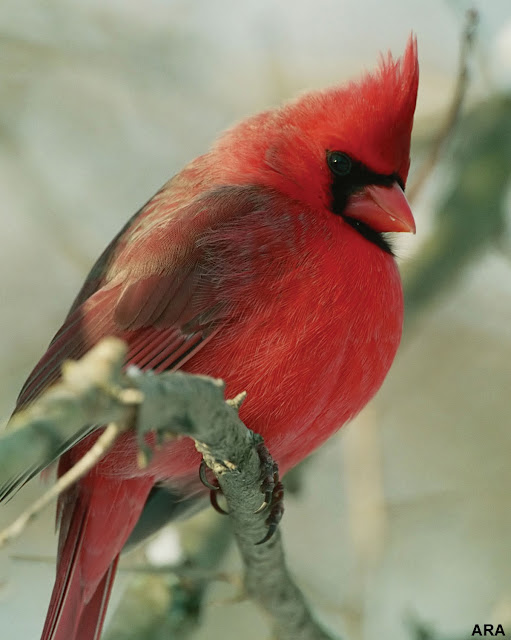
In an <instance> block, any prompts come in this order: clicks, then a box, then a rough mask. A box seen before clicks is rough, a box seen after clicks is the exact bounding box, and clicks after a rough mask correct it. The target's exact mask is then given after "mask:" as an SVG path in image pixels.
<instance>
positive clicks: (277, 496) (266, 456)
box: [199, 442, 284, 544]
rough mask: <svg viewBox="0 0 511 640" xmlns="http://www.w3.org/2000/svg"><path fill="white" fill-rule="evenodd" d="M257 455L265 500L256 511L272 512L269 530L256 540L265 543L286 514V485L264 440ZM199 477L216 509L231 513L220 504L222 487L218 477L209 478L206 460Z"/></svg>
mask: <svg viewBox="0 0 511 640" xmlns="http://www.w3.org/2000/svg"><path fill="white" fill-rule="evenodd" d="M257 455H258V456H259V460H260V461H261V493H264V500H263V503H262V504H261V506H260V507H259V508H258V509H257V510H256V511H255V512H254V513H262V512H263V511H265V510H266V509H268V508H270V513H269V514H268V517H267V518H266V525H267V527H268V531H267V532H266V535H265V536H264V538H262V540H259V542H256V544H264V543H265V542H268V540H269V539H270V538H271V537H272V536H273V534H274V533H275V531H276V530H277V528H278V526H279V522H280V521H281V520H282V516H283V514H284V485H283V484H282V482H280V479H279V468H278V466H277V464H276V462H274V460H273V458H272V457H271V455H270V452H269V451H268V449H267V448H266V446H265V444H264V443H263V442H260V443H259V444H258V446H257ZM199 479H200V481H201V482H202V484H203V485H204V486H205V487H206V488H207V489H209V499H210V501H211V506H212V507H213V508H214V509H215V511H217V512H218V513H221V514H222V515H229V513H228V512H227V511H226V510H225V509H223V508H222V507H221V506H220V505H219V504H218V495H219V493H220V492H221V489H220V486H219V484H218V480H217V479H216V478H214V480H209V479H208V477H207V466H206V463H205V461H204V460H202V461H201V463H200V467H199Z"/></svg>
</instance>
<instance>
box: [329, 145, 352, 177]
mask: <svg viewBox="0 0 511 640" xmlns="http://www.w3.org/2000/svg"><path fill="white" fill-rule="evenodd" d="M327 162H328V166H329V167H330V169H331V170H332V171H333V172H334V173H335V175H336V176H341V177H342V176H347V175H348V174H349V172H350V171H351V158H350V157H349V156H348V155H346V154H345V153H342V152H341V151H332V152H331V153H329V154H328V156H327Z"/></svg>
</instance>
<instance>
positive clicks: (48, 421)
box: [0, 338, 332, 640]
mask: <svg viewBox="0 0 511 640" xmlns="http://www.w3.org/2000/svg"><path fill="white" fill-rule="evenodd" d="M125 353H126V350H125V346H124V344H123V343H122V342H120V341H119V340H116V339H114V338H109V339H106V340H104V341H102V342H101V343H99V344H98V345H97V346H96V347H95V348H94V349H92V350H91V351H90V352H89V353H88V354H87V355H86V356H85V357H84V358H83V359H82V360H80V361H79V362H76V363H66V365H65V367H64V368H63V375H62V380H61V382H59V383H58V384H57V385H55V386H54V387H52V388H51V389H49V390H48V391H46V392H45V393H44V394H42V396H41V397H40V398H39V399H38V400H36V401H35V402H34V403H33V405H31V406H30V407H29V408H28V409H27V410H25V411H22V412H20V413H19V414H17V415H16V416H15V417H14V418H13V420H12V423H11V428H10V429H9V430H8V431H7V432H6V433H5V434H4V435H3V437H2V438H0V482H2V483H4V482H8V481H9V479H10V478H11V477H12V476H13V474H19V473H20V470H23V469H24V468H26V467H25V466H24V465H25V464H26V463H27V462H28V463H29V464H32V465H34V464H40V463H41V461H44V460H48V459H52V458H53V457H54V456H55V454H56V452H58V451H59V447H61V446H62V443H63V442H66V441H69V440H72V439H73V438H75V437H76V436H77V434H80V433H83V430H84V427H86V426H87V425H90V424H107V423H114V424H115V425H120V427H116V428H115V429H114V428H113V427H112V429H110V430H109V429H108V428H107V429H106V430H105V431H104V433H103V435H104V436H105V435H106V434H107V433H109V444H110V445H111V444H112V442H113V441H114V439H115V437H116V436H117V435H118V433H120V432H121V431H122V430H123V429H125V428H127V426H129V425H131V424H133V421H134V418H135V413H136V429H137V432H138V435H139V438H140V439H141V441H142V440H143V437H144V436H145V434H147V433H152V432H156V436H157V438H159V439H164V438H165V437H166V436H168V435H172V434H176V435H177V434H179V435H185V436H189V437H191V438H193V439H194V440H195V444H196V447H197V449H198V451H200V452H201V453H202V455H203V456H204V459H205V461H206V463H207V465H208V466H209V467H210V468H211V469H212V471H213V472H214V473H215V475H216V476H217V478H218V481H219V484H220V487H221V489H222V492H223V494H224V496H225V498H226V500H227V505H228V508H229V513H230V520H231V522H232V526H233V530H234V535H235V537H236V540H237V543H238V546H239V549H240V552H241V556H242V558H243V562H244V568H245V588H246V591H247V593H248V594H249V595H250V596H251V597H252V598H253V599H254V600H256V602H258V603H259V604H260V605H261V606H262V607H263V609H265V610H266V612H267V613H269V614H270V615H271V617H272V619H273V625H274V631H275V636H276V637H277V638H278V639H279V640H288V639H289V640H291V639H293V640H332V636H331V635H329V634H328V633H326V632H325V631H324V630H323V629H322V628H321V627H320V626H319V625H318V624H317V622H316V621H315V620H314V619H313V617H312V615H311V613H310V610H309V608H308V606H307V604H306V602H305V599H304V597H303V595H302V594H301V592H300V590H299V589H298V587H296V585H295V584H294V583H293V582H292V580H291V578H290V576H289V573H288V570H287V567H286V563H285V559H284V551H283V547H282V543H281V537H280V534H279V532H278V531H277V533H276V534H275V535H274V536H273V538H272V539H271V540H270V541H269V542H268V543H266V544H261V545H258V546H256V544H255V543H256V542H258V541H259V540H261V539H262V538H263V537H264V535H265V533H266V530H267V525H266V523H265V520H266V516H267V514H266V513H264V512H263V513H255V512H256V511H257V510H258V507H259V506H260V504H261V500H262V494H261V461H260V458H259V454H258V446H259V445H260V443H261V437H260V436H258V435H257V434H254V433H253V432H252V431H250V430H249V429H247V428H246V427H245V425H244V424H243V422H241V420H240V419H239V417H238V407H239V405H240V402H241V401H242V398H237V399H235V400H234V401H230V402H229V401H228V402H225V400H224V397H223V389H224V384H223V383H222V382H221V381H219V380H213V379H212V378H207V377H204V376H191V375H188V374H185V373H180V372H177V373H164V374H160V375H154V374H152V373H150V372H148V373H142V372H140V371H139V370H137V369H133V368H131V369H128V371H127V372H126V373H123V372H122V365H123V362H124V357H125ZM137 405H138V406H137ZM100 449H101V450H100V452H99V454H100V455H104V453H105V452H106V450H107V449H106V448H105V447H101V448H100ZM98 459H99V457H98ZM89 462H90V461H89ZM95 462H97V460H95ZM73 469H74V468H73ZM61 480H62V478H61ZM61 490H62V488H57V489H55V490H53V492H52V494H51V497H49V498H45V499H44V505H45V504H47V503H48V501H49V500H50V499H51V498H53V497H55V496H56V495H58V493H59V492H60V491H61ZM44 505H43V506H44ZM36 512H37V509H35V510H34V507H33V508H32V509H31V511H30V517H33V515H34V514H35V513H36ZM30 517H29V518H26V519H25V524H26V522H28V519H30ZM18 530H21V529H18Z"/></svg>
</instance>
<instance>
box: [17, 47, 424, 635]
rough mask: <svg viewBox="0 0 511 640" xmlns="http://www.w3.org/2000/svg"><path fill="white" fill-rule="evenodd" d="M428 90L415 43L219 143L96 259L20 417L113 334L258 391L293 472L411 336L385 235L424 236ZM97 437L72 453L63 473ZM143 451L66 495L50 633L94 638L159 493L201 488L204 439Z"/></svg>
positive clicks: (131, 441)
mask: <svg viewBox="0 0 511 640" xmlns="http://www.w3.org/2000/svg"><path fill="white" fill-rule="evenodd" d="M417 83H418V65H417V55H416V44H415V41H414V39H410V42H409V44H408V46H407V49H406V52H405V55H404V57H403V59H402V60H401V61H394V60H393V59H392V58H391V57H390V56H389V58H388V59H385V60H383V61H382V63H381V65H380V68H379V69H378V71H377V72H375V73H374V74H371V75H367V76H365V77H364V78H363V79H362V80H361V81H360V82H359V83H351V84H348V85H347V86H344V87H340V88H334V89H329V90H325V91H320V92H315V93H309V94H306V95H304V96H303V97H301V98H299V99H298V100H296V101H295V102H292V103H290V104H288V105H286V106H284V107H282V108H280V109H275V110H271V111H267V112H265V113H262V114H259V115H256V116H254V117H251V118H249V119H247V120H245V121H244V122H242V123H241V124H239V125H237V126H236V127H234V128H233V129H231V130H230V131H228V132H227V133H226V134H224V135H223V136H222V137H221V138H220V140H219V141H218V142H217V143H216V145H215V146H214V147H213V148H212V150H211V151H210V152H209V153H207V154H205V155H203V156H201V157H199V158H197V159H196V160H194V161H193V162H192V163H190V164H189V165H188V166H187V167H185V168H184V169H183V170H182V171H181V172H180V173H179V174H178V175H177V176H175V177H174V178H173V179H172V180H170V181H169V182H168V183H167V184H166V185H165V186H164V187H163V188H162V189H161V191H160V192H159V193H158V194H156V196H155V197H154V198H153V199H152V200H150V201H149V202H148V203H147V204H146V205H145V207H143V208H142V209H141V211H140V212H139V213H138V214H137V215H136V216H134V217H133V218H132V219H131V220H130V221H129V222H128V223H127V225H126V226H125V227H124V229H123V230H122V231H121V232H120V233H119V234H118V236H117V237H116V238H115V239H114V240H113V241H112V243H111V244H110V245H109V247H108V248H107V249H106V251H105V252H104V253H103V255H102V256H101V257H100V259H99V260H98V262H97V263H96V265H95V266H94V267H93V269H92V271H91V273H90V274H89V276H88V278H87V280H86V282H85V284H84V286H83V288H82V290H81V292H80V294H79V295H78V297H77V299H76V301H75V303H74V304H73V307H72V308H71V311H70V313H69V315H68V317H67V318H66V320H65V322H64V325H63V327H62V328H61V329H60V331H59V332H58V333H57V335H56V336H55V338H54V340H53V342H52V343H51V345H50V347H49V348H48V351H47V352H46V354H45V355H44V356H43V358H42V359H41V361H40V362H39V363H38V365H37V366H36V368H35V369H34V371H33V372H32V374H31V375H30V377H29V378H28V380H27V382H26V384H25V386H24V387H23V390H22V392H21V394H20V397H19V401H18V407H17V408H18V410H19V408H21V407H23V406H25V405H26V404H28V403H30V402H31V401H32V400H33V399H34V398H35V397H37V395H38V394H39V393H40V392H41V391H42V390H43V389H44V388H46V387H47V386H48V385H49V384H50V383H51V382H53V381H55V380H56V379H57V378H58V375H59V370H60V365H61V363H62V361H63V360H64V359H66V358H78V357H80V356H81V355H83V354H84V353H85V352H86V351H87V350H88V349H89V348H90V347H92V346H93V345H94V344H95V343H96V342H97V341H98V340H100V339H101V338H102V337H104V336H106V335H116V336H119V337H120V338H122V339H124V340H126V342H127V343H128V346H129V356H128V362H129V363H131V364H134V365H137V366H138V367H140V368H142V369H154V370H156V371H163V370H167V369H176V368H181V369H183V370H185V371H189V372H192V373H201V374H208V375H211V376H214V377H219V378H223V379H224V380H225V381H226V383H227V390H226V392H227V395H228V396H231V397H232V396H234V395H235V394H237V393H239V392H241V391H243V390H246V391H247V392H248V398H247V400H246V402H245V403H244V404H243V406H242V409H241V418H242V419H243V420H244V422H245V423H246V424H247V426H248V427H250V428H251V429H253V430H254V431H256V432H258V433H260V434H262V435H263V436H264V439H265V442H266V444H267V446H268V448H269V450H270V452H271V454H272V455H273V457H274V458H275V459H276V461H277V462H278V463H279V466H280V469H281V472H283V473H285V472H286V471H287V470H288V469H290V468H291V467H292V466H294V465H295V464H296V463H298V462H299V461H300V460H301V459H303V458H304V457H305V456H307V455H308V454H309V453H310V452H311V451H313V450H314V449H315V448H316V447H318V446H319V445H320V444H322V443H323V442H324V441H325V440H326V439H327V438H328V437H329V436H330V435H331V434H332V433H334V432H335V431H336V430H337V429H338V428H339V427H340V426H341V425H342V424H344V423H345V422H346V421H347V420H350V419H351V418H352V417H353V416H355V415H356V414H357V413H358V411H360V409H361V408H362V407H363V406H364V405H365V404H366V403H367V402H368V400H369V399H370V398H371V397H372V396H373V395H374V393H375V392H376V391H377V389H378V388H379V387H380V385H381V383H382V382H383V379H384V377H385V375H386V373H387V371H388V369H389V367H390V365H391V363H392V360H393V358H394V355H395V352H396V349H397V347H398V344H399V341H400V336H401V326H402V316H403V301H402V289H401V283H400V278H399V273H398V270H397V267H396V264H395V261H394V259H393V256H392V255H391V253H390V252H389V251H388V250H386V249H385V247H386V245H385V244H384V243H383V244H382V242H383V241H382V240H381V239H380V235H378V234H379V233H380V232H382V231H403V230H414V226H413V218H412V217H411V213H410V212H409V210H408V209H407V206H406V201H405V200H404V196H403V195H402V192H401V191H400V188H399V187H398V186H397V185H398V184H401V185H402V186H404V184H405V182H406V178H407V174H408V168H409V148H410V135H411V129H412V121H413V113H414V108H415V100H416V93H417ZM334 151H335V152H337V151H338V152H342V154H344V155H347V156H349V157H350V159H351V160H350V161H351V162H352V165H350V166H352V167H353V168H352V169H350V170H351V172H352V173H351V175H352V177H351V178H350V177H349V176H348V178H346V180H349V179H351V180H352V182H351V183H350V182H346V180H345V176H344V174H342V175H341V174H340V172H339V176H337V177H336V176H335V175H334V174H335V169H333V168H332V167H333V166H334V165H333V162H332V161H331V159H329V158H330V156H329V155H328V154H329V153H330V152H334ZM332 171H333V172H334V174H333V173H332ZM367 176H368V177H367ZM371 176H373V177H374V180H373V178H371ZM363 180H366V182H367V184H366V182H363ZM357 181H358V182H357ZM345 184H346V185H348V186H347V187H346V193H345V192H344V191H343V188H344V187H343V185H345ZM344 196H345V202H344V205H343V209H342V211H336V210H335V207H336V206H337V205H336V202H337V200H339V198H342V197H344ZM336 199H337V200H336ZM339 201H340V200H339ZM334 211H335V213H336V214H337V215H335V214H334ZM371 234H373V235H371ZM96 437H97V433H94V434H92V435H90V436H88V437H85V438H84V439H82V440H81V441H80V442H78V443H77V444H75V445H74V446H73V447H72V448H70V449H69V450H68V451H66V452H65V453H64V454H63V455H62V457H61V459H60V464H59V472H60V473H62V472H63V471H65V470H66V469H67V468H69V467H70V466H71V465H72V464H73V463H74V462H76V461H77V460H78V459H79V458H80V457H81V456H82V455H83V454H84V453H85V451H87V450H88V449H89V448H90V446H91V443H92V442H93V440H94V439H95V438H96ZM70 444H71V443H70ZM136 453H137V443H136V438H135V435H134V434H132V433H127V434H125V435H124V436H123V437H122V438H121V439H120V440H119V441H118V442H117V443H116V445H115V446H114V448H113V450H112V451H111V452H110V453H109V454H108V455H107V456H106V457H105V458H104V459H103V460H102V461H101V462H100V463H99V464H98V465H97V466H96V467H95V468H94V469H93V470H92V471H91V472H90V473H89V474H88V475H87V476H86V477H85V478H83V479H82V480H81V481H80V482H79V483H78V485H77V486H76V487H74V488H73V489H72V490H71V491H70V492H69V493H68V494H67V495H66V496H65V497H64V498H63V500H61V504H60V512H61V530H60V545H59V559H58V569H57V579H56V582H55V587H54V590H53V594H52V599H51V603H50V608H49V612H48V616H47V620H46V625H45V628H44V631H43V636H42V638H43V640H90V639H94V640H96V639H97V638H99V634H100V630H101V626H102V622H103V616H104V612H105V608H106V604H107V601H108V595H109V592H110V588H111V583H112V580H113V577H114V574H115V568H116V564H117V560H118V556H119V553H120V551H121V549H122V547H123V545H124V544H125V542H126V540H127V538H128V536H129V535H130V532H131V531H132V529H133V527H134V526H135V523H136V522H137V519H138V518H139V516H140V514H141V512H142V509H143V507H144V503H145V501H146V498H147V496H148V495H149V492H150V490H151V488H152V487H153V485H154V484H155V483H156V482H158V481H160V480H165V481H167V482H169V481H170V482H171V483H172V484H173V485H174V486H176V487H179V488H181V490H182V491H183V492H184V493H193V492H196V491H200V488H199V485H198V484H197V482H196V478H197V469H198V464H199V456H198V454H197V452H196V451H195V448H194V446H193V443H192V442H191V441H188V440H180V441H178V442H175V443H169V444H168V445H167V446H166V447H165V448H164V449H162V450H161V451H158V452H156V454H155V456H154V458H153V460H152V462H151V464H150V466H149V467H148V468H146V469H140V468H138V466H137V462H136V460H137V458H136ZM28 475H29V473H28V472H27V476H26V477H28ZM26 477H24V478H21V479H20V481H23V480H24V479H26ZM9 488H12V487H9Z"/></svg>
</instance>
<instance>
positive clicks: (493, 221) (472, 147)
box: [405, 96, 511, 317]
mask: <svg viewBox="0 0 511 640" xmlns="http://www.w3.org/2000/svg"><path fill="white" fill-rule="evenodd" d="M510 123H511V97H509V96H494V97H492V98H489V99H487V100H484V101H483V102H481V103H480V104H478V105H477V106H475V107H474V108H472V109H471V110H470V112H469V113H467V114H466V116H464V117H463V119H462V121H461V122H460V123H459V124H458V126H457V128H456V135H455V145H454V150H453V152H452V153H448V154H447V155H446V156H445V157H444V160H443V161H442V163H441V164H440V166H439V167H438V170H439V171H442V172H446V173H447V175H448V178H449V188H448V189H447V191H446V193H445V194H444V195H443V196H441V197H440V198H439V199H438V202H437V207H436V210H435V216H434V231H433V233H431V235H430V237H429V239H428V241H427V242H426V243H425V245H424V246H423V247H422V249H421V252H420V254H419V255H417V256H415V258H414V260H413V261H411V262H410V264H409V265H408V268H407V269H406V270H405V273H406V277H405V291H406V296H405V300H406V308H407V312H408V315H409V316H410V317H412V316H413V315H414V314H415V313H417V312H418V311H420V309H421V308H422V306H423V305H424V303H426V302H428V301H429V300H430V299H431V298H432V297H434V296H436V295H438V294H439V293H441V292H443V291H444V290H445V288H446V287H448V286H449V285H452V284H453V283H455V278H456V276H457V275H459V273H460V271H461V269H462V268H463V267H465V266H467V264H469V263H471V262H473V261H474V260H477V258H479V257H481V255H483V254H484V252H485V251H487V250H488V249H489V248H493V249H495V248H497V246H498V245H499V244H502V241H503V234H504V232H505V230H506V228H507V224H506V216H507V212H506V202H505V196H506V193H507V189H508V188H509V186H510V180H511V126H510Z"/></svg>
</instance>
